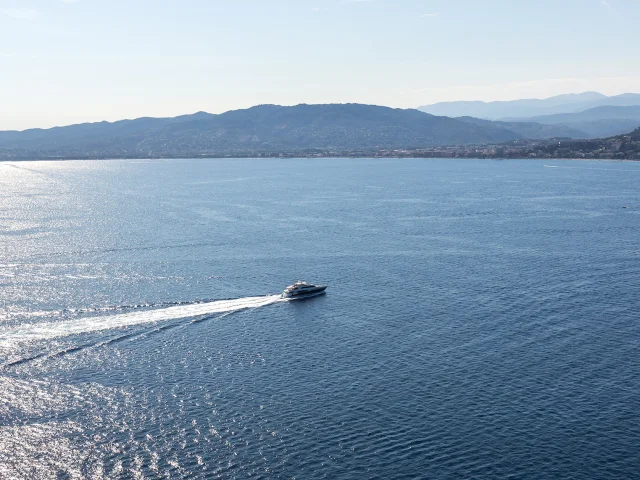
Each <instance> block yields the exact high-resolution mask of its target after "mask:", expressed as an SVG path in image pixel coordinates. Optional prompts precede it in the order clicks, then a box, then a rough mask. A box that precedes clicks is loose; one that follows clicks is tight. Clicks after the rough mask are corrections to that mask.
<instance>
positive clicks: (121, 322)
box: [0, 295, 284, 344]
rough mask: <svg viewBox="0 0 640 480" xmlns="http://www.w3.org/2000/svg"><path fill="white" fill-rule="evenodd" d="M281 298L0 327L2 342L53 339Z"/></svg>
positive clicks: (254, 305) (226, 310)
mask: <svg viewBox="0 0 640 480" xmlns="http://www.w3.org/2000/svg"><path fill="white" fill-rule="evenodd" d="M281 301H284V300H283V299H282V298H281V297H280V295H269V296H265V297H246V298H238V299H235V300H217V301H213V302H206V303H196V304H188V305H176V306H172V307H167V308H162V309H157V310H145V311H143V312H130V313H121V314H117V315H107V316H100V317H87V318H83V319H79V320H68V321H62V322H47V323H36V324H29V325H21V326H17V327H10V328H7V329H6V330H0V344H2V343H4V344H7V343H10V344H11V343H22V342H34V341H39V340H50V339H54V338H60V337H68V336H71V335H79V334H83V333H91V332H100V331H104V330H113V329H117V328H123V327H130V326H134V325H143V324H149V323H160V322H167V321H169V320H177V319H182V318H191V317H201V316H207V315H213V314H216V313H231V312H237V311H239V310H245V309H249V308H259V307H264V306H267V305H271V304H274V303H278V302H281Z"/></svg>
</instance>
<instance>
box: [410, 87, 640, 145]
mask: <svg viewBox="0 0 640 480" xmlns="http://www.w3.org/2000/svg"><path fill="white" fill-rule="evenodd" d="M419 110H420V111H423V112H427V113H430V114H432V115H445V116H449V117H453V118H458V117H465V118H467V117H473V118H479V119H484V120H493V121H501V122H508V124H509V126H510V128H512V129H515V130H517V131H519V132H520V133H523V131H522V130H520V128H519V127H517V126H514V123H527V124H538V125H547V126H557V127H564V128H566V129H567V130H566V132H565V133H566V136H568V137H570V138H599V137H607V136H612V135H619V134H622V133H627V132H630V131H631V130H633V129H635V128H637V127H638V126H640V94H637V93H625V94H623V95H616V96H612V97H608V96H606V95H603V94H601V93H597V92H586V93H580V94H570V95H559V96H555V97H551V98H547V99H542V100H538V99H531V100H513V101H508V102H444V103H436V104H433V105H427V106H424V107H420V108H419ZM534 130H540V131H541V132H544V134H545V135H546V134H549V133H555V132H556V131H555V130H554V129H550V130H544V129H540V128H539V127H536V129H534ZM526 131H527V130H524V132H526ZM525 135H526V133H525ZM555 136H562V134H561V133H560V132H559V131H558V132H557V135H555ZM530 138H534V137H530ZM539 138H542V137H539Z"/></svg>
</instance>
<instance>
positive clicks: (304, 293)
mask: <svg viewBox="0 0 640 480" xmlns="http://www.w3.org/2000/svg"><path fill="white" fill-rule="evenodd" d="M326 289H327V286H326V285H313V284H312V283H307V282H301V281H299V280H298V281H297V282H296V283H294V284H293V285H289V286H288V287H287V288H285V289H284V292H282V298H288V299H291V300H293V299H298V298H309V297H315V296H316V295H322V294H323V293H326V292H325V290H326Z"/></svg>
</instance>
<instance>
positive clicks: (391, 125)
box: [0, 104, 521, 159]
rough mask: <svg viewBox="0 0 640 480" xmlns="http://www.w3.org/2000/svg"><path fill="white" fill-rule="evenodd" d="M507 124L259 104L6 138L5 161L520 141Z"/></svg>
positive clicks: (357, 108)
mask: <svg viewBox="0 0 640 480" xmlns="http://www.w3.org/2000/svg"><path fill="white" fill-rule="evenodd" d="M518 138H521V136H520V135H519V134H517V133H516V132H513V131H511V130H509V129H507V128H504V127H503V126H501V125H493V124H491V123H489V124H474V123H473V122H467V121H463V120H458V119H453V118H448V117H438V116H433V115H429V114H426V113H424V112H420V111H418V110H414V109H409V110H402V109H393V108H388V107H378V106H373V105H360V104H332V105H306V104H303V105H297V106H294V107H282V106H277V105H260V106H256V107H252V108H249V109H246V110H234V111H230V112H226V113H223V114H220V115H214V114H209V113H205V112H199V113H196V114H193V115H184V116H180V117H174V118H139V119H136V120H123V121H119V122H113V123H109V122H99V123H87V124H80V125H71V126H67V127H56V128H51V129H46V130H43V129H33V130H25V131H22V132H16V131H8V132H0V158H5V159H7V158H16V159H18V158H107V157H113V158H116V157H176V156H227V155H230V156H232V155H260V154H273V153H276V154H277V153H278V152H287V153H289V152H292V153H295V152H299V153H313V152H320V153H322V152H328V151H353V150H364V151H375V150H378V149H388V150H392V149H413V148H421V147H425V146H438V145H455V144H484V143H496V142H498V143H499V142H505V141H510V140H515V139H518Z"/></svg>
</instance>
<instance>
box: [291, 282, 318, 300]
mask: <svg viewBox="0 0 640 480" xmlns="http://www.w3.org/2000/svg"><path fill="white" fill-rule="evenodd" d="M326 290H327V287H326V286H324V285H323V286H319V287H317V288H315V289H314V290H312V291H310V292H300V293H283V294H282V298H284V299H287V300H302V299H305V298H311V297H317V296H318V295H323V294H325V293H327V292H326Z"/></svg>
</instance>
